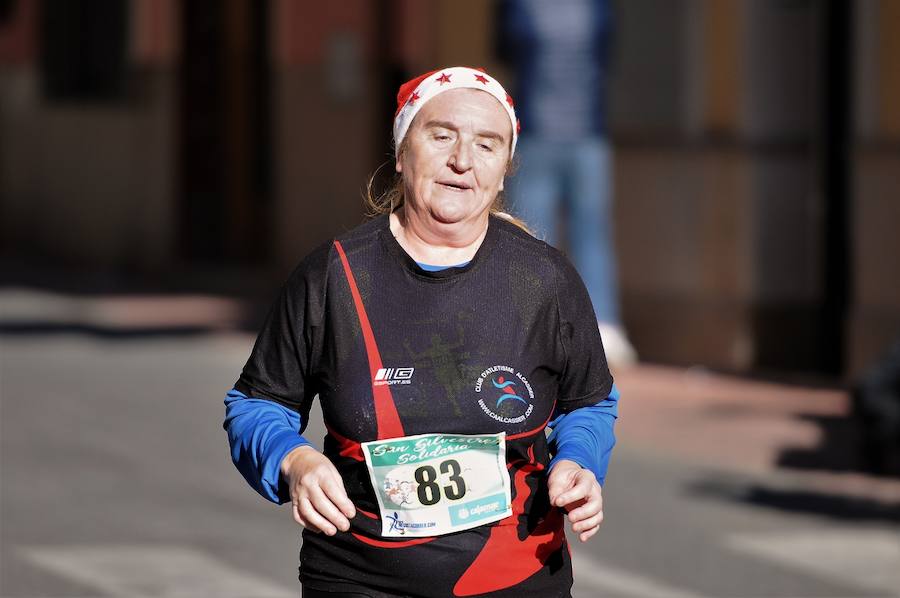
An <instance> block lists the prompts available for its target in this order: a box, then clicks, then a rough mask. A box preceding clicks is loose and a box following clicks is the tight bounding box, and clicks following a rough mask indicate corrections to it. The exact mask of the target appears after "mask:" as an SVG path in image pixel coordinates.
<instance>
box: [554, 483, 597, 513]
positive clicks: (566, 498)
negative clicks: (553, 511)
mask: <svg viewBox="0 0 900 598" xmlns="http://www.w3.org/2000/svg"><path fill="white" fill-rule="evenodd" d="M589 493H590V487H589V486H587V485H584V484H576V485H575V486H574V487H572V488H569V489H568V490H566V491H565V492H563V493H562V494H560V495H559V496H557V497H556V500H555V501H554V503H553V504H555V505H556V506H557V507H569V508H574V507H575V506H579V505H573V504H572V503H575V502H578V501H583V500H587V498H588V494H589Z"/></svg>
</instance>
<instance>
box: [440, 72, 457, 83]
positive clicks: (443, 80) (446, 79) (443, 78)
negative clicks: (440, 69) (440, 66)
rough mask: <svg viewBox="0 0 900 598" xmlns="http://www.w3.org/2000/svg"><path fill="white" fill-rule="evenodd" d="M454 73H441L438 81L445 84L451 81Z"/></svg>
mask: <svg viewBox="0 0 900 598" xmlns="http://www.w3.org/2000/svg"><path fill="white" fill-rule="evenodd" d="M452 76H453V75H448V74H447V73H441V76H440V77H438V78H437V80H438V82H439V83H440V84H441V85H443V84H444V83H450V77H452Z"/></svg>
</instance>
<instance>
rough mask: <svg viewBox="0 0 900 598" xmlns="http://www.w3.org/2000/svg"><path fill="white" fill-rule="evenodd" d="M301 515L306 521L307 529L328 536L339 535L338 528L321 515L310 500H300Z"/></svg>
mask: <svg viewBox="0 0 900 598" xmlns="http://www.w3.org/2000/svg"><path fill="white" fill-rule="evenodd" d="M300 515H301V516H302V517H303V519H305V520H306V528H307V529H313V531H320V532H323V533H325V534H326V535H328V536H333V535H335V534H336V533H337V528H335V527H334V526H333V525H332V524H331V523H330V522H329V521H328V520H327V519H325V518H324V517H322V515H320V514H319V512H318V511H317V510H316V508H315V507H314V506H313V504H312V503H311V502H310V501H309V499H308V498H301V499H300Z"/></svg>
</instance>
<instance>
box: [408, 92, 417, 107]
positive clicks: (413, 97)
mask: <svg viewBox="0 0 900 598" xmlns="http://www.w3.org/2000/svg"><path fill="white" fill-rule="evenodd" d="M418 99H419V94H417V93H416V92H413V93H412V95H411V96H409V100H408V101H409V103H410V104H415V103H416V100H418Z"/></svg>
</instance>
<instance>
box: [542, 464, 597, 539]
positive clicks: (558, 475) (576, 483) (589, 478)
mask: <svg viewBox="0 0 900 598" xmlns="http://www.w3.org/2000/svg"><path fill="white" fill-rule="evenodd" d="M547 491H548V493H549V494H550V504H551V505H553V506H556V507H561V508H563V509H565V510H566V511H567V512H568V514H569V522H570V523H571V524H572V531H573V532H575V533H577V534H578V539H579V540H581V541H582V542H587V541H588V540H589V539H590V538H591V536H593V535H594V534H596V533H597V530H599V529H600V524H601V523H602V522H603V488H602V487H601V486H600V484H599V483H598V482H597V478H596V476H594V473H593V472H592V471H591V470H590V469H584V468H583V467H581V465H579V464H578V463H575V462H574V461H569V460H567V459H563V460H561V461H559V462H558V463H556V464H555V465H554V466H553V469H552V470H551V471H550V477H549V478H548V480H547Z"/></svg>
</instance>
